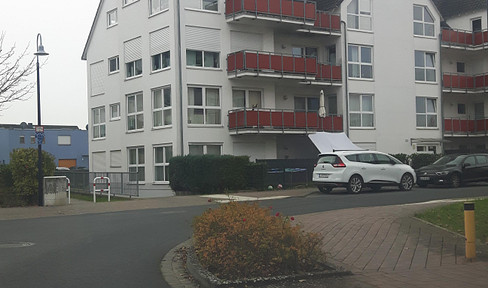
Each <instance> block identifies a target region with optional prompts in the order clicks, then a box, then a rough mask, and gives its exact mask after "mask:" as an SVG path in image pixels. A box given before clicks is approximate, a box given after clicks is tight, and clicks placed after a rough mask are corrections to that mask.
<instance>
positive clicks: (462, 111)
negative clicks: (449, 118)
mask: <svg viewBox="0 0 488 288" xmlns="http://www.w3.org/2000/svg"><path fill="white" fill-rule="evenodd" d="M457 107H458V114H466V105H465V104H461V103H460V104H458V105H457Z"/></svg>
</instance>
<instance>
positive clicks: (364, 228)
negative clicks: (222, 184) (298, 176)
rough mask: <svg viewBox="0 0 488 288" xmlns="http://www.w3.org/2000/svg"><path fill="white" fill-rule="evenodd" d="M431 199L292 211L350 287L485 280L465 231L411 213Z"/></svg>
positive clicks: (82, 207) (41, 210) (38, 211)
mask: <svg viewBox="0 0 488 288" xmlns="http://www.w3.org/2000/svg"><path fill="white" fill-rule="evenodd" d="M315 191H316V189H314V188H307V189H296V190H280V191H261V192H244V193H237V194H233V195H237V196H245V197H256V200H259V199H262V198H264V197H278V196H285V197H305V196H307V195H310V194H312V193H314V192H315ZM209 197H210V196H203V197H200V196H175V197H168V198H155V199H135V200H132V201H120V202H111V203H91V202H84V201H75V200H73V201H72V204H71V205H69V206H58V207H27V208H1V209H0V221H1V220H9V219H25V218H38V217H50V216H60V215H79V214H89V213H108V212H116V211H126V210H140V209H157V208H171V207H182V206H196V205H214V204H213V203H209V202H208V199H209ZM310 197H313V196H310ZM435 205H439V204H425V203H424V204H413V205H393V206H384V207H371V208H354V209H345V210H336V211H329V212H321V213H313V214H306V215H299V216H295V218H296V221H297V222H298V223H301V224H302V225H303V227H304V229H305V230H308V231H313V232H317V233H320V234H321V235H323V236H324V242H323V243H324V244H323V249H324V251H326V252H327V253H328V261H330V262H331V263H333V264H335V265H337V266H340V267H344V268H345V269H348V270H350V271H352V272H353V274H354V275H353V276H347V279H346V278H344V281H345V282H342V284H344V285H346V286H348V287H393V288H395V287H468V288H469V287H473V288H474V287H486V286H487V285H488V284H487V283H488V262H486V261H482V260H480V259H477V260H475V261H473V262H467V261H466V260H465V258H464V238H463V237H462V236H460V235H457V234H454V233H451V232H449V231H446V230H443V229H440V228H438V227H435V226H432V225H430V224H427V223H424V222H422V221H420V220H417V219H415V218H413V217H412V216H413V215H414V214H415V213H416V212H418V211H421V210H424V209H427V208H429V207H433V206H435ZM485 256H486V255H485ZM172 261H173V260H172ZM169 262H171V261H169ZM168 264H169V265H167V267H166V268H165V269H166V271H165V273H173V275H172V279H171V281H169V282H170V284H171V285H172V286H173V287H174V288H176V287H192V286H191V283H189V282H188V281H187V280H185V279H181V278H182V276H181V270H178V268H177V267H176V265H175V264H174V263H168ZM175 267H176V268H175ZM165 279H166V278H165ZM167 280H168V279H167ZM339 280H340V279H339ZM339 280H337V279H335V280H331V281H333V282H337V281H339ZM325 281H328V280H325ZM308 284H309V285H307V286H303V287H331V286H334V285H329V283H328V282H323V283H320V284H317V285H315V286H313V285H312V283H308ZM325 284H326V285H325ZM342 284H341V282H339V284H337V283H336V284H335V286H334V287H343V286H344V285H342ZM294 287H295V286H294ZM296 287H298V286H296ZM300 287H302V286H300Z"/></svg>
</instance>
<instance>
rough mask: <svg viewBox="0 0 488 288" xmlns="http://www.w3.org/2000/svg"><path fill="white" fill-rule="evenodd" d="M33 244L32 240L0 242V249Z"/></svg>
mask: <svg viewBox="0 0 488 288" xmlns="http://www.w3.org/2000/svg"><path fill="white" fill-rule="evenodd" d="M34 245H35V244H34V243H32V242H13V241H12V242H0V249H1V248H24V247H30V246H34Z"/></svg>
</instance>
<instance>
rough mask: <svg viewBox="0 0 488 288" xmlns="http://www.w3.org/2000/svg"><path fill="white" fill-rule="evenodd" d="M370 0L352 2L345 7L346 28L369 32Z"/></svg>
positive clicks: (370, 28)
mask: <svg viewBox="0 0 488 288" xmlns="http://www.w3.org/2000/svg"><path fill="white" fill-rule="evenodd" d="M371 2H372V0H352V1H351V3H349V5H347V28H351V29H358V30H365V31H371V30H373V25H372V23H373V21H372V16H371V15H372V14H371V11H372V3H371Z"/></svg>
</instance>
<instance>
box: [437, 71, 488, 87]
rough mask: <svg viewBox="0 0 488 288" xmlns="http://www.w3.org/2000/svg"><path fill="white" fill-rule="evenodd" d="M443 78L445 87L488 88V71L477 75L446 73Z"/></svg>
mask: <svg viewBox="0 0 488 288" xmlns="http://www.w3.org/2000/svg"><path fill="white" fill-rule="evenodd" d="M442 80H443V81H442V85H443V87H444V89H450V90H465V91H479V90H488V73H483V74H476V75H466V74H460V73H444V75H443V77H442Z"/></svg>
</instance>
